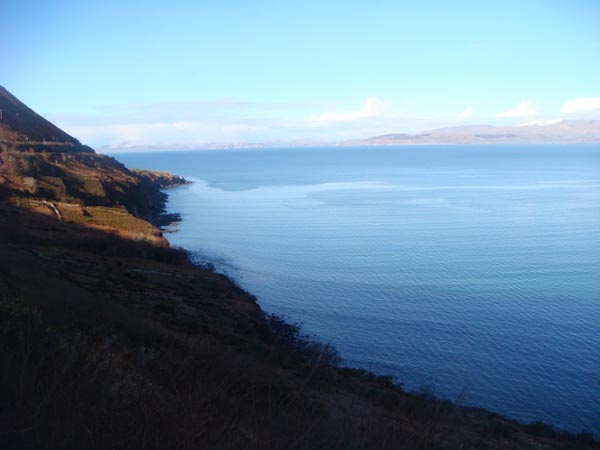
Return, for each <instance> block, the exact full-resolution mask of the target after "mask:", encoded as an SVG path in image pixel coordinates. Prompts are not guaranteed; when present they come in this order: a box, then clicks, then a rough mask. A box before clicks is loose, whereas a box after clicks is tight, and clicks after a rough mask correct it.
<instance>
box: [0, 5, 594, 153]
mask: <svg viewBox="0 0 600 450" xmlns="http://www.w3.org/2000/svg"><path fill="white" fill-rule="evenodd" d="M598 24H600V1H597V0H587V1H584V0H565V1H554V0H544V1H538V0H528V1H522V0H519V1H512V0H503V1H459V0H454V1H441V0H440V1H433V0H432V1H409V2H403V1H398V0H396V1H377V0H372V1H368V2H367V1H354V0H345V1H337V0H328V1H310V0H306V1H302V2H286V1H281V0H280V1H272V2H268V1H244V2H242V1H228V0H221V1H219V2H215V1H206V2H205V1H198V0H196V1H175V0H173V1H170V2H165V1H164V0H163V1H152V0H146V1H124V0H103V1H101V2H100V1H94V0H90V1H81V0H64V1H61V0H42V1H38V0H24V1H15V0H0V29H1V30H2V34H1V35H0V84H1V85H3V86H4V87H5V88H7V89H8V90H9V91H11V92H12V93H13V94H14V95H16V96H17V97H18V98H20V99H21V100H22V101H23V102H25V103H26V104H27V105H28V106H30V107H31V108H33V109H34V110H36V111H37V112H39V113H40V114H42V115H43V116H44V117H46V118H47V119H49V120H51V121H53V122H54V123H56V124H57V125H59V126H60V127H61V128H63V129H65V130H66V131H67V132H69V133H71V134H73V135H74V136H75V137H77V138H79V139H80V140H81V141H82V142H84V143H86V144H89V145H92V146H94V147H96V148H103V147H112V148H120V147H126V146H134V145H142V146H144V145H175V146H176V145H194V144H201V143H209V142H214V143H225V142H295V141H297V142H301V141H310V140H316V141H325V142H336V141H340V140H346V139H356V138H366V137H370V136H374V135H379V134H387V133H403V132H409V133H411V132H418V131H423V130H428V129H433V128H438V127H442V126H458V125H465V124H492V125H516V124H523V123H536V124H544V123H549V122H551V121H555V120H558V119H600V26H599V25H598Z"/></svg>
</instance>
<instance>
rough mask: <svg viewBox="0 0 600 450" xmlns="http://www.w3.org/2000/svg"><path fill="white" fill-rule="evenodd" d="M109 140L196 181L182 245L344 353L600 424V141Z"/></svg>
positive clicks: (350, 360) (426, 380) (427, 380)
mask: <svg viewBox="0 0 600 450" xmlns="http://www.w3.org/2000/svg"><path fill="white" fill-rule="evenodd" d="M113 156H114V157H116V158H117V159H118V160H119V161H121V162H123V163H124V164H126V165H127V166H128V167H137V168H145V169H156V170H166V171H169V172H172V173H175V174H177V175H182V176H185V177H186V178H188V179H189V180H191V181H192V182H193V184H190V185H187V186H182V187H178V188H174V189H170V190H168V194H169V201H168V205H167V209H168V212H169V213H179V214H180V215H181V217H182V220H181V222H180V223H178V224H177V225H176V232H174V233H172V234H169V235H168V236H167V237H168V238H169V240H170V241H171V243H172V244H173V245H176V246H181V247H183V248H185V249H187V250H189V251H190V252H191V253H192V255H193V256H194V258H195V259H196V261H199V262H207V261H209V262H212V263H213V264H214V265H215V267H216V268H217V270H219V271H221V272H224V273H226V274H228V275H229V276H230V277H231V278H233V279H234V280H235V281H236V282H237V283H239V284H240V285H241V286H242V287H243V288H244V289H246V290H248V291H249V292H251V293H252V294H254V295H256V297H257V298H258V301H259V304H260V305H261V307H262V308H263V309H264V310H265V311H267V312H269V313H275V314H278V315H283V316H284V317H285V318H287V320H288V321H290V322H294V323H301V324H302V329H303V332H304V333H306V334H309V335H310V336H312V337H313V339H316V340H318V341H321V342H323V343H330V344H332V345H334V346H335V347H336V348H337V349H338V351H339V353H340V355H341V356H342V358H343V363H344V364H345V365H348V366H352V367H359V368H365V369H369V370H372V371H374V372H376V373H379V374H389V375H393V376H394V377H395V378H396V380H397V382H398V383H400V384H402V385H403V386H404V388H405V389H407V390H412V391H422V392H427V393H433V394H435V395H437V396H439V397H441V398H446V399H449V400H452V401H458V402H460V403H462V404H465V405H472V406H478V407H483V408H486V409H489V410H492V411H494V412H498V413H500V414H503V415H507V416H509V417H512V418H515V419H518V420H520V421H524V422H531V421H544V422H547V423H549V424H552V425H554V426H556V427H558V428H560V429H564V430H568V431H571V432H592V433H595V434H596V435H600V146H598V145H596V146H585V145H562V146H548V145H529V146H518V145H511V146H500V145H486V146H477V145H469V146H424V145H423V146H400V147H329V148H269V149H242V150H232V149H227V150H198V151H164V152H152V153H119V154H114V155H113Z"/></svg>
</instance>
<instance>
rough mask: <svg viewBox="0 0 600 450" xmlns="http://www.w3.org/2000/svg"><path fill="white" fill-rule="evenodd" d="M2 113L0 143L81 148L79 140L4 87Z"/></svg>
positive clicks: (0, 100) (0, 98)
mask: <svg viewBox="0 0 600 450" xmlns="http://www.w3.org/2000/svg"><path fill="white" fill-rule="evenodd" d="M0 111H1V112H0V142H3V141H4V142H11V143H26V144H30V145H33V144H55V145H67V146H73V147H81V144H80V143H79V141H78V140H77V139H75V138H74V137H72V136H70V135H69V134H67V133H65V132H64V131H63V130H61V129H60V128H58V127H57V126H55V125H54V124H52V123H50V122H49V121H47V120H46V119H44V118H43V117H42V116H40V115H39V114H37V113H36V112H34V111H33V110H32V109H30V108H28V107H27V106H26V105H25V104H24V103H22V102H21V101H20V100H19V99H17V98H16V97H15V96H14V95H12V94H11V93H10V92H8V91H7V90H6V89H5V88H4V87H3V86H0ZM89 151H91V149H89Z"/></svg>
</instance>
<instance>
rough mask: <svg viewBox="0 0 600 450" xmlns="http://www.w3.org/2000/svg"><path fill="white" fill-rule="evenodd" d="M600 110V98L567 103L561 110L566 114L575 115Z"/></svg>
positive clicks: (584, 98) (585, 98) (588, 98)
mask: <svg viewBox="0 0 600 450" xmlns="http://www.w3.org/2000/svg"><path fill="white" fill-rule="evenodd" d="M597 109H600V97H581V98H576V99H574V100H569V101H568V102H565V104H564V105H563V107H562V108H561V110H560V111H561V112H562V113H564V114H574V113H579V112H586V111H595V110H597Z"/></svg>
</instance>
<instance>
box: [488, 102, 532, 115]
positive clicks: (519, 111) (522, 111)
mask: <svg viewBox="0 0 600 450" xmlns="http://www.w3.org/2000/svg"><path fill="white" fill-rule="evenodd" d="M536 113H537V107H536V105H535V102H534V101H533V100H523V101H522V102H520V103H519V104H518V105H517V106H516V107H515V108H513V109H509V110H508V111H504V112H500V113H498V114H496V117H498V118H507V117H528V116H535V115H536Z"/></svg>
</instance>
